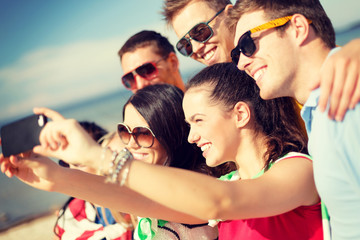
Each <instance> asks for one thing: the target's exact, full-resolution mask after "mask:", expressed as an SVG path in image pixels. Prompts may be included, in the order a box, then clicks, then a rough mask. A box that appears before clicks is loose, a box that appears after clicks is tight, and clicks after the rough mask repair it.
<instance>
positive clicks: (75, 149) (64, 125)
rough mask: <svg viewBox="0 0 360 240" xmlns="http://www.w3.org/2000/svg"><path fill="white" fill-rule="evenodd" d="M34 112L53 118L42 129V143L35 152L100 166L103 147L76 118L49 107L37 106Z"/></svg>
mask: <svg viewBox="0 0 360 240" xmlns="http://www.w3.org/2000/svg"><path fill="white" fill-rule="evenodd" d="M34 113H36V114H44V115H45V116H47V117H48V118H50V119H52V121H50V122H48V123H47V124H46V125H45V127H44V128H43V129H42V131H41V133H40V144H41V145H40V146H35V147H34V149H33V151H34V152H35V153H37V154H40V155H45V156H50V157H55V158H58V159H62V160H64V161H65V162H67V163H70V164H80V165H86V166H90V167H94V168H98V167H99V164H100V161H99V158H100V156H101V147H100V146H99V144H97V143H96V142H95V141H94V140H93V139H92V138H91V136H90V135H89V134H88V133H87V132H86V131H85V130H84V129H83V128H82V127H81V125H80V124H79V123H78V122H77V121H76V120H74V119H65V118H64V117H63V116H61V115H60V114H59V113H57V112H55V111H53V110H51V109H47V108H36V109H34Z"/></svg>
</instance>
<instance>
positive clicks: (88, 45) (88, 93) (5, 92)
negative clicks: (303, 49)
mask: <svg viewBox="0 0 360 240" xmlns="http://www.w3.org/2000/svg"><path fill="white" fill-rule="evenodd" d="M162 3H163V1H162V0H151V1H150V0H132V1H125V0H107V1H100V0H87V1H70V0H62V1H48V0H33V1H29V0H0V43H1V44H0V56H1V57H0V113H1V114H0V121H1V120H3V119H7V118H9V117H12V116H15V115H21V114H23V113H25V112H29V111H30V109H32V107H34V106H48V107H55V106H61V105H66V104H70V103H73V102H76V101H80V100H83V99H87V98H90V97H94V96H98V95H102V94H105V93H107V92H109V91H114V90H116V89H119V90H120V89H123V88H122V86H121V84H120V76H121V75H122V71H121V68H120V62H119V58H118V57H117V51H118V50H119V48H120V47H121V46H122V44H123V43H124V42H125V40H126V39H127V38H128V37H129V36H131V35H133V34H134V33H136V32H138V31H140V30H144V29H151V30H156V31H158V32H161V33H162V34H163V35H165V36H168V37H169V40H170V42H172V43H176V36H175V35H174V33H173V31H172V30H171V29H170V28H168V27H167V26H166V25H165V22H164V21H163V20H162V16H161V14H160V11H161V7H162ZM322 3H323V5H324V8H325V10H326V11H327V13H328V15H329V16H330V19H331V20H332V21H333V24H334V26H335V28H336V29H340V28H344V27H346V26H348V25H349V24H351V23H354V22H358V21H360V14H359V13H358V12H359V10H360V2H359V0H344V1H339V0H322ZM359 37H360V36H359ZM178 56H179V58H180V64H181V65H180V66H181V68H180V69H181V72H186V71H188V70H190V69H197V68H199V67H201V65H200V64H198V63H196V62H195V61H193V60H191V59H187V58H184V57H181V56H180V54H178Z"/></svg>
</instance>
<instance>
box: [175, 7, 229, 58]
mask: <svg viewBox="0 0 360 240" xmlns="http://www.w3.org/2000/svg"><path fill="white" fill-rule="evenodd" d="M224 10H225V8H223V9H221V10H220V11H219V12H217V13H216V14H215V15H214V16H213V17H212V18H211V19H210V20H209V21H207V22H201V23H198V24H196V25H195V26H194V27H192V28H191V29H190V31H188V32H187V33H186V34H185V35H184V36H183V37H182V38H180V40H179V41H178V42H177V44H176V49H177V50H178V51H179V52H180V53H181V54H182V55H184V56H185V57H190V56H191V55H192V54H193V49H192V45H191V42H190V39H192V40H195V41H197V42H199V43H204V42H207V41H208V40H209V39H210V38H211V37H212V36H213V34H214V32H213V30H212V28H211V27H210V26H209V23H210V22H211V21H212V20H214V19H215V18H216V17H217V16H218V15H219V14H220V13H222V12H223V11H224ZM187 35H189V37H188V38H187V37H185V36H187Z"/></svg>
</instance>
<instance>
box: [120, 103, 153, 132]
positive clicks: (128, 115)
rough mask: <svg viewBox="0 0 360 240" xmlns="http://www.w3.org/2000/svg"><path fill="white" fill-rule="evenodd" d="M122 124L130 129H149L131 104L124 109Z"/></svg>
mask: <svg viewBox="0 0 360 240" xmlns="http://www.w3.org/2000/svg"><path fill="white" fill-rule="evenodd" d="M124 123H125V124H126V125H128V126H129V127H130V128H131V129H133V128H134V127H140V126H141V127H149V125H148V123H147V122H146V121H145V119H144V117H143V116H142V115H141V114H140V113H139V112H138V111H137V110H136V108H135V107H134V106H133V105H132V104H128V105H127V106H126V107H125V113H124Z"/></svg>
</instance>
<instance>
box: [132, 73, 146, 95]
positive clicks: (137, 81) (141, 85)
mask: <svg viewBox="0 0 360 240" xmlns="http://www.w3.org/2000/svg"><path fill="white" fill-rule="evenodd" d="M148 83H149V81H147V80H146V79H144V78H142V77H141V76H140V75H138V74H136V75H135V86H136V88H135V89H133V91H135V92H136V91H137V90H139V89H142V88H144V87H146V86H147V85H149V84H148Z"/></svg>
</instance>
